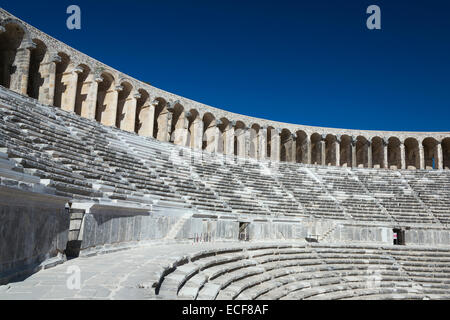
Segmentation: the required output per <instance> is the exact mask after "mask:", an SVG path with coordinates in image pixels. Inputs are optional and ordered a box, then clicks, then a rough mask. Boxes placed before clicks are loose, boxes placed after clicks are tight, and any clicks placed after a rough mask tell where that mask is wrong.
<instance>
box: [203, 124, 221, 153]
mask: <svg viewBox="0 0 450 320" xmlns="http://www.w3.org/2000/svg"><path fill="white" fill-rule="evenodd" d="M216 129H217V126H216V121H214V120H213V121H211V123H210V125H209V127H208V128H206V129H205V134H204V137H203V139H204V140H205V141H206V148H205V150H206V151H207V152H211V153H213V152H216V151H217V148H218V147H217V144H218V141H217V130H216Z"/></svg>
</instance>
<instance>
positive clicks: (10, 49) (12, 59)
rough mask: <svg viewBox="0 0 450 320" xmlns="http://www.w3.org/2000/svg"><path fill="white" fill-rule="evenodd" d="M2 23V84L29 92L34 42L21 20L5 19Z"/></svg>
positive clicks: (0, 61)
mask: <svg viewBox="0 0 450 320" xmlns="http://www.w3.org/2000/svg"><path fill="white" fill-rule="evenodd" d="M0 25H1V27H2V30H0V85H2V86H4V87H5V88H8V89H11V90H13V91H15V92H18V93H21V94H27V89H28V74H29V67H30V65H29V63H30V54H31V52H30V49H31V48H33V47H34V44H33V42H32V41H31V39H30V35H29V32H28V30H27V29H26V28H25V26H24V25H23V24H22V23H21V22H20V21H18V20H16V19H5V20H3V21H1V23H0Z"/></svg>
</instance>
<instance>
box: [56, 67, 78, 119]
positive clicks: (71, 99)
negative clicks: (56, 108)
mask: <svg viewBox="0 0 450 320" xmlns="http://www.w3.org/2000/svg"><path fill="white" fill-rule="evenodd" d="M81 72H83V70H82V69H81V68H75V69H73V70H72V73H71V78H70V82H69V86H68V88H67V100H66V101H65V102H66V103H63V105H62V106H61V107H62V109H63V110H65V111H69V112H75V102H76V99H77V86H78V74H80V73H81Z"/></svg>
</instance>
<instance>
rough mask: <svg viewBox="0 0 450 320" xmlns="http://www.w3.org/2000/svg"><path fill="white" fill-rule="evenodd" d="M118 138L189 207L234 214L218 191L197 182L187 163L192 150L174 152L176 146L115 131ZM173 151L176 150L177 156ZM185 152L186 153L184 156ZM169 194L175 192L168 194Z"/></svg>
mask: <svg viewBox="0 0 450 320" xmlns="http://www.w3.org/2000/svg"><path fill="white" fill-rule="evenodd" d="M114 131H115V134H116V135H117V137H118V138H119V139H120V140H121V141H123V142H125V144H126V146H127V148H129V149H131V150H133V151H134V154H135V155H136V156H137V157H138V158H139V159H141V160H142V161H143V163H144V164H145V165H146V166H147V167H149V168H150V169H152V170H154V171H155V173H156V174H157V178H155V179H158V181H161V182H162V181H165V183H166V185H167V186H171V187H172V188H173V190H174V191H175V193H176V194H178V195H180V196H182V197H183V198H184V199H185V200H186V201H187V202H188V203H189V204H191V205H192V206H194V207H195V208H197V209H198V210H199V211H213V212H217V213H231V209H230V208H229V207H228V206H227V205H226V204H225V203H224V202H223V201H222V200H221V199H219V198H218V197H217V196H216V194H214V192H213V191H212V190H211V189H209V188H208V187H206V186H205V184H204V183H203V182H202V181H201V180H200V179H195V176H194V175H193V174H192V172H191V169H190V166H189V164H188V163H186V158H187V157H186V155H189V153H190V151H191V150H189V149H183V148H180V149H179V150H177V149H174V148H173V146H172V145H170V144H167V143H160V142H157V141H155V140H154V139H142V138H141V137H137V136H136V135H134V134H131V133H127V132H123V131H119V130H114ZM173 151H176V152H175V153H174V152H173ZM183 152H184V153H185V154H184V156H180V154H179V153H181V155H183ZM166 192H168V193H174V192H173V191H168V190H166Z"/></svg>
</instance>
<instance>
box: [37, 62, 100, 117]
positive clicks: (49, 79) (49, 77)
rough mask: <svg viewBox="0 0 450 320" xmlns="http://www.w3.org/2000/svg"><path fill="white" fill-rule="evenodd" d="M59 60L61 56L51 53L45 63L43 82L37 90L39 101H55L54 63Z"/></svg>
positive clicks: (51, 102)
mask: <svg viewBox="0 0 450 320" xmlns="http://www.w3.org/2000/svg"><path fill="white" fill-rule="evenodd" d="M58 62H61V57H60V56H59V55H57V54H53V55H51V56H50V57H49V61H48V63H46V64H45V66H44V70H45V74H44V77H43V78H44V84H43V88H42V89H40V90H39V98H38V100H39V102H41V103H43V104H47V105H50V106H52V105H53V104H54V103H55V85H56V64H57V63H58ZM94 118H95V116H94Z"/></svg>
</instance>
